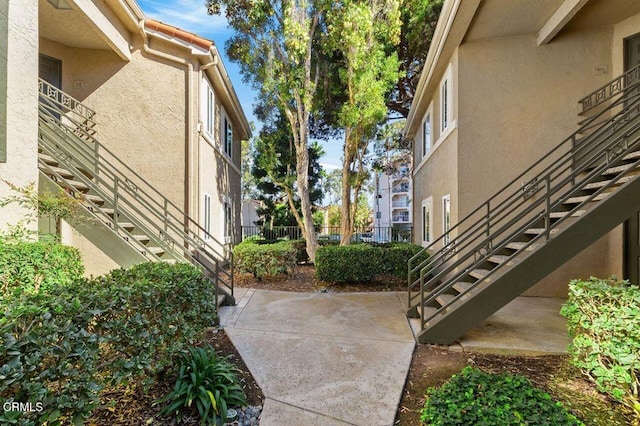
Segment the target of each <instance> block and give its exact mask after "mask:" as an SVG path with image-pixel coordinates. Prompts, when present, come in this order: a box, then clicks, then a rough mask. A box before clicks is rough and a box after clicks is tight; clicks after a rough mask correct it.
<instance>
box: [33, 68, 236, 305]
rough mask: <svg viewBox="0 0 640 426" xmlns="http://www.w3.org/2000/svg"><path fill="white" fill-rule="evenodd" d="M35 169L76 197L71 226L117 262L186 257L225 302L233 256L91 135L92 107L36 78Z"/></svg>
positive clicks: (44, 184)
mask: <svg viewBox="0 0 640 426" xmlns="http://www.w3.org/2000/svg"><path fill="white" fill-rule="evenodd" d="M39 88H40V98H39V128H38V130H39V131H38V150H39V152H38V167H39V169H40V188H41V190H47V188H48V189H50V190H57V189H59V188H62V189H63V190H64V191H65V192H66V193H67V194H68V195H69V196H71V197H74V198H76V199H78V200H79V201H80V204H81V205H82V207H83V208H82V209H81V211H80V212H79V216H80V217H79V218H78V219H79V220H76V221H74V223H73V224H72V226H74V228H75V229H76V230H77V231H78V232H80V233H81V234H82V235H83V236H84V237H85V238H87V239H88V240H89V241H91V242H92V243H93V244H95V245H96V246H97V247H98V248H99V249H101V250H102V251H103V252H104V253H105V254H106V255H108V256H109V257H111V258H112V259H113V260H114V261H115V262H116V263H118V264H119V265H120V266H123V267H127V266H130V265H133V264H136V263H140V262H144V261H161V262H189V263H192V264H194V265H196V266H198V267H200V268H201V269H202V270H203V273H204V274H205V276H206V277H207V278H208V279H209V280H210V281H211V284H212V285H213V286H215V287H216V288H217V291H216V299H217V300H216V303H217V304H218V305H222V304H225V305H233V304H235V300H234V297H233V258H232V253H231V251H230V249H229V247H228V246H227V245H225V244H223V243H221V242H219V241H218V240H216V239H215V238H214V237H213V236H211V235H209V234H208V233H207V232H206V231H205V230H204V228H202V227H201V226H199V225H198V224H197V222H196V221H194V220H193V219H191V218H190V217H189V216H187V215H186V214H185V213H184V212H183V211H182V210H181V209H180V208H179V207H177V206H176V205H175V204H173V203H172V202H171V201H170V200H168V199H167V198H166V197H165V196H163V195H162V194H161V193H160V192H159V191H158V190H156V189H155V188H154V187H153V186H151V185H150V184H149V183H148V182H147V181H146V180H144V179H143V178H142V177H140V176H139V175H138V174H137V173H136V172H134V171H133V170H132V169H131V168H130V167H128V166H127V165H126V164H125V163H124V162H123V161H122V160H120V159H119V158H118V157H117V156H116V155H114V154H113V153H112V152H111V151H110V150H109V149H108V148H106V147H105V146H104V145H102V144H101V143H100V142H98V140H96V138H95V134H96V132H95V130H94V126H95V122H94V120H93V118H94V115H95V112H94V111H92V110H91V109H89V108H87V107H86V106H84V105H82V104H81V103H80V102H78V101H77V100H75V99H73V98H72V97H70V96H69V95H67V94H65V93H64V92H62V91H60V90H59V89H57V88H55V87H53V86H51V85H50V84H48V83H47V82H45V81H43V80H40V81H39Z"/></svg>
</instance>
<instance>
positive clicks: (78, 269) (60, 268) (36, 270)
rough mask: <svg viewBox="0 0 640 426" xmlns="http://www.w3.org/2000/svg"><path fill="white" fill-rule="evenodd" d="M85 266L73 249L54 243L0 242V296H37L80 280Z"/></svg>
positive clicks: (76, 251) (78, 253)
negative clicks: (24, 294)
mask: <svg viewBox="0 0 640 426" xmlns="http://www.w3.org/2000/svg"><path fill="white" fill-rule="evenodd" d="M83 273H84V266H83V264H82V258H81V257H80V252H78V250H77V249H76V248H74V247H69V246H65V245H62V244H59V243H52V242H17V243H12V244H5V243H2V242H1V241H0V296H3V297H6V296H7V295H9V294H10V293H16V294H17V293H22V292H26V293H37V292H39V291H41V290H42V291H45V290H47V289H49V288H51V287H52V286H54V285H59V284H68V283H70V282H72V281H73V280H74V279H76V278H78V277H81V276H82V274H83Z"/></svg>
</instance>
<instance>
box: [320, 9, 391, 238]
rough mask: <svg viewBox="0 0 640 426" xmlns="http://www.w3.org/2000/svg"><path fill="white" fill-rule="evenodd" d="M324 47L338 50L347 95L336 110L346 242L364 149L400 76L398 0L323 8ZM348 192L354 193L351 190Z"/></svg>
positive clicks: (363, 174)
mask: <svg viewBox="0 0 640 426" xmlns="http://www.w3.org/2000/svg"><path fill="white" fill-rule="evenodd" d="M326 23H327V40H326V44H325V49H326V51H328V52H334V53H338V55H336V56H337V57H338V58H339V61H338V63H337V68H338V75H339V77H340V83H341V85H342V87H343V90H344V92H345V94H346V96H345V100H344V102H343V103H342V105H341V106H340V108H339V110H338V113H337V122H338V124H339V126H340V127H341V128H342V129H343V130H344V150H343V165H342V208H341V232H340V233H341V241H340V244H342V245H346V244H349V243H350V241H351V236H352V234H353V230H354V225H355V212H356V209H357V203H352V200H358V198H359V195H360V190H361V188H362V185H363V184H364V182H365V180H366V178H367V176H368V173H367V172H366V170H365V164H364V161H365V154H366V152H367V148H368V145H369V141H370V140H371V139H372V138H373V136H374V135H375V133H376V130H377V127H378V125H379V124H381V123H382V122H383V121H384V120H385V118H386V117H387V105H386V102H387V99H388V95H389V93H390V92H391V90H392V88H393V87H394V85H395V83H396V82H397V81H398V79H399V78H400V76H401V73H400V71H399V67H400V60H399V59H398V55H397V52H396V50H395V48H394V47H395V46H396V45H397V44H398V43H399V40H400V28H401V20H400V0H343V1H341V2H338V3H334V5H333V8H331V10H329V11H327V14H326ZM352 192H353V194H352Z"/></svg>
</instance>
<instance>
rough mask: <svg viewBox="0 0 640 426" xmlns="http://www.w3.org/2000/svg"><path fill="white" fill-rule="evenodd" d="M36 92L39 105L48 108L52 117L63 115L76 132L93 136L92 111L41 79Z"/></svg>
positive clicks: (93, 114) (93, 112) (93, 122)
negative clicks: (38, 96)
mask: <svg viewBox="0 0 640 426" xmlns="http://www.w3.org/2000/svg"><path fill="white" fill-rule="evenodd" d="M38 91H39V93H40V103H41V105H42V106H43V107H46V108H49V110H50V112H51V113H52V114H53V115H60V113H64V118H65V120H68V121H69V122H71V123H73V125H74V127H76V128H77V129H78V130H80V131H81V132H84V133H87V134H90V135H92V136H93V135H95V133H96V131H95V130H94V127H95V125H96V122H95V121H94V120H93V117H94V116H95V115H96V112H95V111H94V110H92V109H91V108H89V107H87V106H86V105H84V104H83V103H81V102H80V101H79V100H77V99H75V98H74V97H73V96H70V95H68V94H67V93H65V92H63V91H62V90H60V89H58V88H57V87H55V86H53V85H51V84H50V83H48V82H46V81H44V80H43V79H41V78H40V79H38Z"/></svg>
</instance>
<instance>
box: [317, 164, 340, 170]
mask: <svg viewBox="0 0 640 426" xmlns="http://www.w3.org/2000/svg"><path fill="white" fill-rule="evenodd" d="M320 165H321V166H322V168H323V169H325V170H335V169H341V168H342V166H336V165H335V164H329V163H320Z"/></svg>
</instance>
